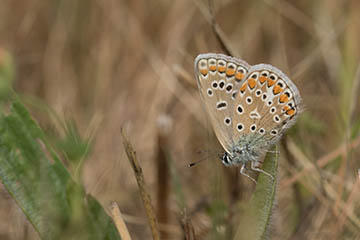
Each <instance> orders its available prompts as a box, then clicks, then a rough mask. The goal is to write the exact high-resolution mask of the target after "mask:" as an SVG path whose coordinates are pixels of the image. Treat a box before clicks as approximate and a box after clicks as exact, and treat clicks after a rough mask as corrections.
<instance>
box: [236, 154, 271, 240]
mask: <svg viewBox="0 0 360 240" xmlns="http://www.w3.org/2000/svg"><path fill="white" fill-rule="evenodd" d="M277 167H278V158H277V156H276V155H274V154H271V153H268V154H267V156H266V159H265V162H264V164H263V170H265V171H266V172H268V173H270V174H271V175H273V176H274V180H272V179H271V178H270V177H268V176H266V175H265V174H262V173H261V174H260V175H259V178H258V182H257V185H256V189H255V192H254V194H253V196H252V197H251V199H250V201H249V202H248V203H247V204H246V208H245V210H244V211H242V212H241V213H240V215H241V216H240V221H239V225H238V228H237V232H236V235H235V239H237V240H240V239H252V240H260V239H268V238H269V230H270V226H271V216H272V211H273V207H274V199H275V192H276V177H277Z"/></svg>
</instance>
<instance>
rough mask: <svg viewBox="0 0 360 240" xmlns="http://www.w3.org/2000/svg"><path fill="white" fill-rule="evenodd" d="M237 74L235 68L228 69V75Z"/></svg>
mask: <svg viewBox="0 0 360 240" xmlns="http://www.w3.org/2000/svg"><path fill="white" fill-rule="evenodd" d="M234 74H235V70H234V69H232V68H228V69H226V75H227V76H233V75H234Z"/></svg>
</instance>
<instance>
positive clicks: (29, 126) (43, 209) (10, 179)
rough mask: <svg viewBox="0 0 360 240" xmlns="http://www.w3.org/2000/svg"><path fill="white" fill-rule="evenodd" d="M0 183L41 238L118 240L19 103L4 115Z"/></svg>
mask: <svg viewBox="0 0 360 240" xmlns="http://www.w3.org/2000/svg"><path fill="white" fill-rule="evenodd" d="M0 180H1V181H2V183H3V184H4V186H5V187H6V189H7V190H8V191H9V193H10V194H11V195H12V196H13V198H14V199H15V201H16V202H17V204H18V205H19V207H20V208H21V209H22V211H23V212H24V214H25V215H26V217H27V218H28V220H29V221H30V222H31V224H32V225H33V227H34V229H35V230H36V231H37V232H38V233H39V236H40V237H41V238H42V239H80V240H82V239H94V240H95V239H109V240H113V239H120V237H119V235H118V234H117V232H116V228H115V226H114V225H113V223H112V220H111V219H110V217H109V216H107V214H106V213H105V211H104V209H103V208H102V207H101V205H100V204H99V203H98V202H97V201H96V199H94V198H93V197H91V196H90V195H86V193H85V191H84V189H83V187H82V186H81V185H79V184H77V183H76V182H75V181H73V179H72V178H71V176H70V174H69V172H68V171H67V169H66V168H65V167H64V166H63V164H62V163H61V161H60V160H59V157H58V156H57V154H56V153H55V152H54V151H53V150H52V148H51V147H50V145H49V144H48V143H47V141H46V137H45V134H44V132H43V131H42V130H41V129H40V128H39V126H38V125H37V124H36V123H35V122H34V121H33V119H32V118H31V116H30V114H29V113H28V112H27V110H26V109H25V107H24V106H23V105H22V104H21V103H20V102H18V101H16V102H14V103H13V104H12V106H11V111H10V113H9V114H7V115H5V114H3V113H0Z"/></svg>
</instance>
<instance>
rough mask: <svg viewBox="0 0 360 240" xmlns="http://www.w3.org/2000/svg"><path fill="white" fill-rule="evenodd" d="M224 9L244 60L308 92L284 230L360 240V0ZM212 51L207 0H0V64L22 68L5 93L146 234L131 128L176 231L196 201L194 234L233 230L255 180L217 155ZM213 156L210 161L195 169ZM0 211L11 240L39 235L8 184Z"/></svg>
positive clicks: (293, 143)
mask: <svg viewBox="0 0 360 240" xmlns="http://www.w3.org/2000/svg"><path fill="white" fill-rule="evenodd" d="M214 10H215V11H214V12H215V16H216V20H217V22H218V24H219V26H220V28H221V29H222V36H223V37H224V38H226V40H227V43H228V44H229V45H231V47H232V49H233V50H234V51H235V52H236V53H237V56H238V57H242V58H243V59H245V60H246V61H248V62H249V63H250V64H256V63H270V64H272V65H274V66H276V67H278V68H280V69H282V70H283V72H285V73H286V74H287V75H289V76H290V77H291V78H292V79H293V81H294V82H295V83H296V85H297V86H298V88H299V90H300V92H301V94H302V96H303V99H304V105H305V111H304V113H303V114H302V116H301V118H300V119H299V121H298V123H297V125H296V126H295V127H294V128H292V129H291V130H290V131H289V134H288V135H287V137H286V138H284V140H283V141H282V143H281V144H280V147H279V149H280V153H281V154H280V162H279V163H280V169H279V174H280V182H279V185H278V192H277V202H278V204H277V208H276V209H275V216H274V218H273V223H272V224H273V229H272V231H271V236H272V239H360V219H359V216H360V211H359V204H360V194H359V191H358V189H359V187H360V184H359V175H358V172H357V169H358V168H360V161H359V157H360V151H359V149H360V147H359V145H360V137H359V132H360V117H359V116H360V105H359V103H360V97H359V85H360V84H359V82H360V67H359V66H360V65H359V60H360V45H359V42H360V31H359V29H360V15H359V14H358V12H359V11H360V2H359V1H357V0H347V1H324V0H323V1H305V0H300V1H296V2H295V1H285V0H283V1H271V0H262V1H260V0H259V1H234V0H233V1H230V0H224V1H215V4H214ZM204 52H222V49H221V47H220V45H219V43H218V42H217V40H216V38H215V36H214V34H213V32H212V30H211V25H210V21H209V9H208V5H207V1H188V0H176V1H164V0H160V1H144V0H137V1H124V0H120V1H115V0H105V1H95V0H86V1H85V0H79V1H71V0H68V1H66V0H62V1H61V0H60V1H40V0H25V1H11V0H3V1H2V2H1V6H0V71H1V73H3V72H4V71H5V72H6V74H12V72H14V74H15V78H14V81H13V82H11V81H10V82H9V83H5V84H3V83H4V82H3V80H2V79H1V78H0V81H2V82H0V88H2V89H0V94H1V98H2V99H3V98H6V92H7V91H6V89H7V87H6V86H7V85H9V84H12V85H13V87H14V89H15V90H16V91H17V92H18V93H19V94H20V96H21V97H22V99H23V100H24V101H25V103H26V104H27V106H28V107H29V108H30V110H31V112H32V114H33V115H34V116H35V118H36V119H37V121H39V122H40V124H41V126H42V127H43V128H44V129H45V130H46V131H47V133H48V135H49V138H50V139H52V142H53V144H54V146H56V147H57V149H58V150H59V151H60V152H62V153H63V160H64V163H65V164H66V165H67V166H68V168H69V169H70V170H71V172H72V173H73V175H74V177H75V178H76V179H77V180H78V181H79V182H82V183H83V184H84V185H85V187H86V190H87V192H89V193H91V194H93V195H94V196H95V197H96V198H97V199H99V201H100V202H101V203H102V204H103V206H105V207H106V206H108V205H109V203H110V201H117V202H118V203H119V206H120V209H121V210H122V212H123V213H124V214H125V220H126V222H127V224H128V227H129V230H130V233H131V235H132V237H133V238H134V239H149V238H150V231H149V228H148V225H147V223H146V219H145V213H144V211H143V207H142V204H141V201H140V198H139V194H138V189H137V185H136V182H135V178H134V176H133V173H132V172H131V170H130V165H129V163H128V161H127V159H126V156H125V152H124V150H123V146H122V140H121V135H120V128H121V127H124V128H125V130H126V132H127V134H128V135H129V137H130V139H131V141H132V142H133V144H134V147H135V148H136V151H137V154H138V158H139V160H140V161H141V164H142V168H143V170H144V174H145V178H146V182H147V185H148V188H149V189H150V190H151V192H150V193H151V194H152V199H153V201H154V205H155V206H156V208H157V211H158V215H159V219H160V223H163V225H161V229H162V234H163V236H164V238H166V239H182V236H183V230H182V228H181V222H183V221H182V220H183V219H184V217H183V216H184V214H183V210H184V208H186V215H187V217H188V219H190V220H191V223H192V225H193V227H194V230H195V234H196V236H197V238H196V239H231V236H233V233H234V228H237V227H238V226H236V225H234V222H235V219H234V215H235V214H236V213H237V211H239V210H238V205H237V203H238V202H239V201H246V200H248V199H249V197H250V196H251V193H252V192H253V190H254V185H253V184H252V182H250V181H249V180H248V179H244V177H239V176H238V169H229V168H225V167H224V166H223V165H222V164H221V162H220V161H218V159H217V158H218V153H219V152H220V151H221V148H220V146H219V144H218V143H217V140H216V138H215V136H214V135H213V134H212V132H211V126H210V124H209V122H208V121H207V120H206V116H205V113H204V111H203V109H202V107H201V103H200V98H199V94H198V91H197V88H196V82H195V79H194V78H193V61H194V58H195V57H196V55H197V54H199V53H204ZM4 66H5V67H4ZM12 68H14V69H12ZM4 69H5V70H4ZM9 69H10V70H9ZM11 69H12V70H11ZM4 86H5V87H4ZM3 89H5V90H3ZM199 150H200V151H205V153H204V152H202V153H200V154H199V153H198V151H199ZM203 158H208V159H210V161H207V162H204V163H202V164H200V165H198V166H197V167H194V168H191V169H189V168H187V164H188V163H189V162H192V161H196V160H199V159H203ZM0 216H2V218H1V219H0V239H37V235H36V233H35V232H34V231H33V229H32V227H31V225H29V223H28V222H27V220H26V219H25V217H24V216H23V214H22V213H21V211H20V210H19V209H18V207H17V206H16V204H15V203H14V201H13V200H12V199H11V198H10V196H9V195H8V193H7V192H6V190H5V189H4V188H3V186H2V185H0ZM187 223H188V222H187ZM185 225H186V224H185ZM244 231H246V226H244Z"/></svg>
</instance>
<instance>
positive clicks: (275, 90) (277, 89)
mask: <svg viewBox="0 0 360 240" xmlns="http://www.w3.org/2000/svg"><path fill="white" fill-rule="evenodd" d="M283 90H284V89H282V88H281V87H280V86H279V85H276V86H275V87H274V88H273V93H274V94H275V95H276V94H279V93H280V92H282V91H283Z"/></svg>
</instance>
